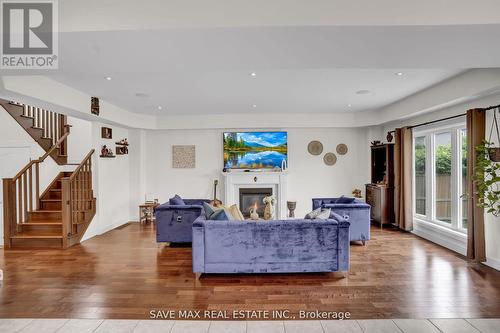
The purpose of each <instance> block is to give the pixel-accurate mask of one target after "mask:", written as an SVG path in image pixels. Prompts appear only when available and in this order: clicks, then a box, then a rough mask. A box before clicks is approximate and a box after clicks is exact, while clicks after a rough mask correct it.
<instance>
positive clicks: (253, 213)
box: [250, 203, 259, 220]
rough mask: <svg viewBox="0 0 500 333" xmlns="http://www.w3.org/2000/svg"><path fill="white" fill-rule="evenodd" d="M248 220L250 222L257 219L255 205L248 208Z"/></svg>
mask: <svg viewBox="0 0 500 333" xmlns="http://www.w3.org/2000/svg"><path fill="white" fill-rule="evenodd" d="M250 219H251V220H258V219H259V213H257V203H255V205H254V206H253V207H251V208H250Z"/></svg>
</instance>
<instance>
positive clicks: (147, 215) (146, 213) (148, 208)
mask: <svg viewBox="0 0 500 333" xmlns="http://www.w3.org/2000/svg"><path fill="white" fill-rule="evenodd" d="M156 206H158V203H155V202H152V203H143V204H140V205H139V222H140V223H142V222H152V221H154V220H155V214H154V208H155V207H156Z"/></svg>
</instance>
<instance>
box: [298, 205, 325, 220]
mask: <svg viewBox="0 0 500 333" xmlns="http://www.w3.org/2000/svg"><path fill="white" fill-rule="evenodd" d="M330 213H331V209H330V208H321V207H320V208H316V209H315V210H313V211H312V212H310V213H307V214H306V216H305V217H304V218H305V219H307V220H327V219H329V218H330Z"/></svg>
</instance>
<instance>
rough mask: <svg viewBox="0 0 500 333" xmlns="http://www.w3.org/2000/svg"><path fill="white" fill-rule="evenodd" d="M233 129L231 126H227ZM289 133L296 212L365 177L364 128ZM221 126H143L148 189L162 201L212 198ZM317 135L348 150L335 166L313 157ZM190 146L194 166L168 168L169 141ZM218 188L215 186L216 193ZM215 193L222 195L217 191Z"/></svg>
mask: <svg viewBox="0 0 500 333" xmlns="http://www.w3.org/2000/svg"><path fill="white" fill-rule="evenodd" d="M231 130H234V129H231ZM281 130H285V131H287V132H288V154H289V157H288V162H289V165H288V166H289V168H288V170H289V173H288V174H289V175H288V195H287V196H288V197H287V199H288V200H296V201H297V210H296V213H297V215H299V216H300V215H304V214H306V213H307V212H308V211H310V210H311V198H313V197H333V196H339V195H342V194H345V195H351V192H352V190H353V189H354V188H355V187H357V188H360V189H364V184H365V183H366V182H368V181H369V160H368V148H367V147H369V141H368V138H367V131H365V130H364V129H358V128H354V129H349V128H340V129H334V128H329V129H321V128H316V129H305V128H301V129H297V128H294V129H286V128H283V129H281ZM223 132H224V130H162V131H147V132H146V136H145V151H146V152H145V157H146V159H147V162H146V163H145V170H146V173H145V174H146V186H145V189H146V191H147V192H150V193H156V194H158V195H159V198H160V202H165V201H166V200H167V199H168V198H169V197H171V196H173V195H174V194H176V193H177V194H179V195H181V196H183V197H185V198H211V197H212V195H213V194H212V192H213V187H212V184H213V180H214V179H219V180H221V178H222V176H221V171H222V168H223V160H222V133H223ZM312 140H320V141H321V142H322V143H323V146H324V153H326V152H329V151H331V152H335V147H336V146H337V144H339V143H345V144H347V145H348V147H349V152H348V154H347V155H344V156H338V160H337V163H336V164H335V165H334V166H331V167H329V166H326V165H325V164H324V163H323V160H322V158H323V155H321V156H312V155H310V154H309V153H308V152H307V144H308V143H309V142H310V141H312ZM190 144H192V145H195V146H196V168H194V169H173V168H172V145H190ZM220 189H221V187H219V193H220ZM219 197H221V196H220V195H219Z"/></svg>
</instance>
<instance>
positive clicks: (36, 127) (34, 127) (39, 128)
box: [31, 126, 43, 131]
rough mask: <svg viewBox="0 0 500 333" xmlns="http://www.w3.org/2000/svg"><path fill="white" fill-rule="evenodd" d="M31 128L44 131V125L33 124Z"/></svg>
mask: <svg viewBox="0 0 500 333" xmlns="http://www.w3.org/2000/svg"><path fill="white" fill-rule="evenodd" d="M31 128H33V129H37V130H42V131H43V127H38V126H31Z"/></svg>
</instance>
